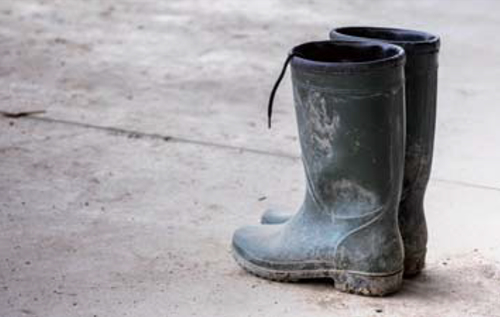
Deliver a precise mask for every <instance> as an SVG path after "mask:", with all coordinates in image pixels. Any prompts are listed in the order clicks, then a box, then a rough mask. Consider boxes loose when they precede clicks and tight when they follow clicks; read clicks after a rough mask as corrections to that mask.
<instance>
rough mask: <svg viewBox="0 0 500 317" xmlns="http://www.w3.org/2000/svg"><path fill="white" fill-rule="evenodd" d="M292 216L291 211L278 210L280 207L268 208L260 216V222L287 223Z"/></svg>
mask: <svg viewBox="0 0 500 317" xmlns="http://www.w3.org/2000/svg"><path fill="white" fill-rule="evenodd" d="M290 218H291V215H290V213H288V212H286V211H283V210H278V209H268V210H266V211H265V212H264V213H263V214H262V217H261V218H260V223H262V224H279V223H285V222H286V221H287V220H289V219H290Z"/></svg>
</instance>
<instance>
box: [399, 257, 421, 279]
mask: <svg viewBox="0 0 500 317" xmlns="http://www.w3.org/2000/svg"><path fill="white" fill-rule="evenodd" d="M425 254H426V252H423V253H420V254H417V255H411V256H405V271H404V277H407V278H411V277H414V276H417V275H418V274H420V273H421V272H422V270H423V269H424V267H425Z"/></svg>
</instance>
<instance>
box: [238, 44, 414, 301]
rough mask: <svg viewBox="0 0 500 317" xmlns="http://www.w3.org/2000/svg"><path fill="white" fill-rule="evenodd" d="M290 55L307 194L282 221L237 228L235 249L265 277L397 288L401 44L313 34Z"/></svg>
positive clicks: (369, 291)
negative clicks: (317, 39) (318, 38)
mask: <svg viewBox="0 0 500 317" xmlns="http://www.w3.org/2000/svg"><path fill="white" fill-rule="evenodd" d="M288 61H290V63H291V70H292V83H293V92H294V101H295V110H296V115H297V122H298V130H299V139H300V145H301V149H302V160H303V164H304V170H305V175H306V180H307V191H306V195H305V199H304V202H303V204H302V206H301V208H300V210H299V211H298V212H297V213H296V214H295V215H294V216H293V217H292V218H291V219H290V220H288V221H286V222H285V223H283V224H277V225H272V226H270V225H258V226H248V227H243V228H240V229H238V230H237V231H236V232H235V233H234V236H233V241H232V249H233V255H234V257H235V259H236V261H237V262H238V263H239V264H240V265H241V266H242V267H243V268H244V269H246V270H247V271H249V272H250V273H253V274H254V275H257V276H259V277H262V278H266V279H271V280H276V281H297V280H301V279H310V278H325V277H329V278H332V279H333V280H334V282H335V287H336V288H337V289H339V290H342V291H346V292H352V293H357V294H364V295H374V296H381V295H386V294H389V293H392V292H395V291H397V290H398V289H399V288H400V287H401V283H402V275H403V244H402V239H401V235H400V232H399V228H398V223H397V207H398V203H399V200H400V194H401V187H402V181H403V167H404V166H403V164H404V139H405V115H404V72H403V67H404V51H403V50H402V49H401V48H400V47H397V46H394V45H390V44H384V43H353V42H336V41H323V42H311V43H305V44H302V45H299V46H297V47H295V48H294V49H293V50H292V51H291V53H290V57H289V58H288V59H287V62H288ZM283 73H284V72H282V74H281V75H280V79H281V78H282V77H283ZM278 83H279V80H278ZM278 83H277V84H278ZM276 87H277V85H275V88H276ZM274 92H275V89H273V93H272V94H271V96H273V95H274ZM271 99H272V97H271ZM269 109H270V110H271V109H272V103H270V107H269ZM270 113H271V111H270V112H269V114H270Z"/></svg>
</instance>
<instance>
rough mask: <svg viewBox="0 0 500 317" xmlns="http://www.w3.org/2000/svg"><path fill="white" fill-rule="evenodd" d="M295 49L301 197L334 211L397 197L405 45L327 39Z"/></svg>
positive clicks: (359, 212)
mask: <svg viewBox="0 0 500 317" xmlns="http://www.w3.org/2000/svg"><path fill="white" fill-rule="evenodd" d="M292 55H294V57H293V58H292V59H291V70H292V82H293V91H294V100H295V109H296V116H297V123H298V130H299V139H300V145H301V150H302V158H303V163H304V169H305V172H306V178H307V180H308V183H307V185H308V188H307V189H308V191H307V193H308V196H309V197H308V198H309V199H306V201H308V202H313V203H314V204H315V205H316V206H315V207H316V208H317V209H319V210H322V211H324V212H333V213H334V215H335V216H336V217H355V216H363V215H366V214H369V213H372V212H373V211H374V210H376V209H377V208H379V207H384V206H386V205H387V204H388V203H389V201H391V200H392V201H393V202H392V204H393V205H394V199H393V197H394V196H397V197H399V194H400V188H401V185H402V170H403V162H404V139H405V117H404V72H403V67H404V54H403V52H402V50H401V49H399V48H397V47H395V46H392V45H380V44H369V43H349V42H331V41H327V42H312V43H306V44H303V45H300V46H297V47H295V48H294V49H293V50H292ZM383 209H385V208H383Z"/></svg>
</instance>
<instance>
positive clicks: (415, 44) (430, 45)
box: [330, 26, 440, 55]
mask: <svg viewBox="0 0 500 317" xmlns="http://www.w3.org/2000/svg"><path fill="white" fill-rule="evenodd" d="M343 36H350V37H355V38H357V39H358V40H361V39H365V40H380V41H383V42H386V43H391V44H395V45H398V46H401V47H403V49H404V50H405V52H406V54H407V55H410V54H425V53H434V52H438V51H439V47H440V39H439V37H438V36H436V35H434V34H431V33H427V32H422V31H416V30H406V29H396V28H384V27H370V26H354V27H340V28H336V29H333V30H332V31H331V32H330V38H331V39H332V40H343V39H344V37H343ZM352 40H354V39H352Z"/></svg>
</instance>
